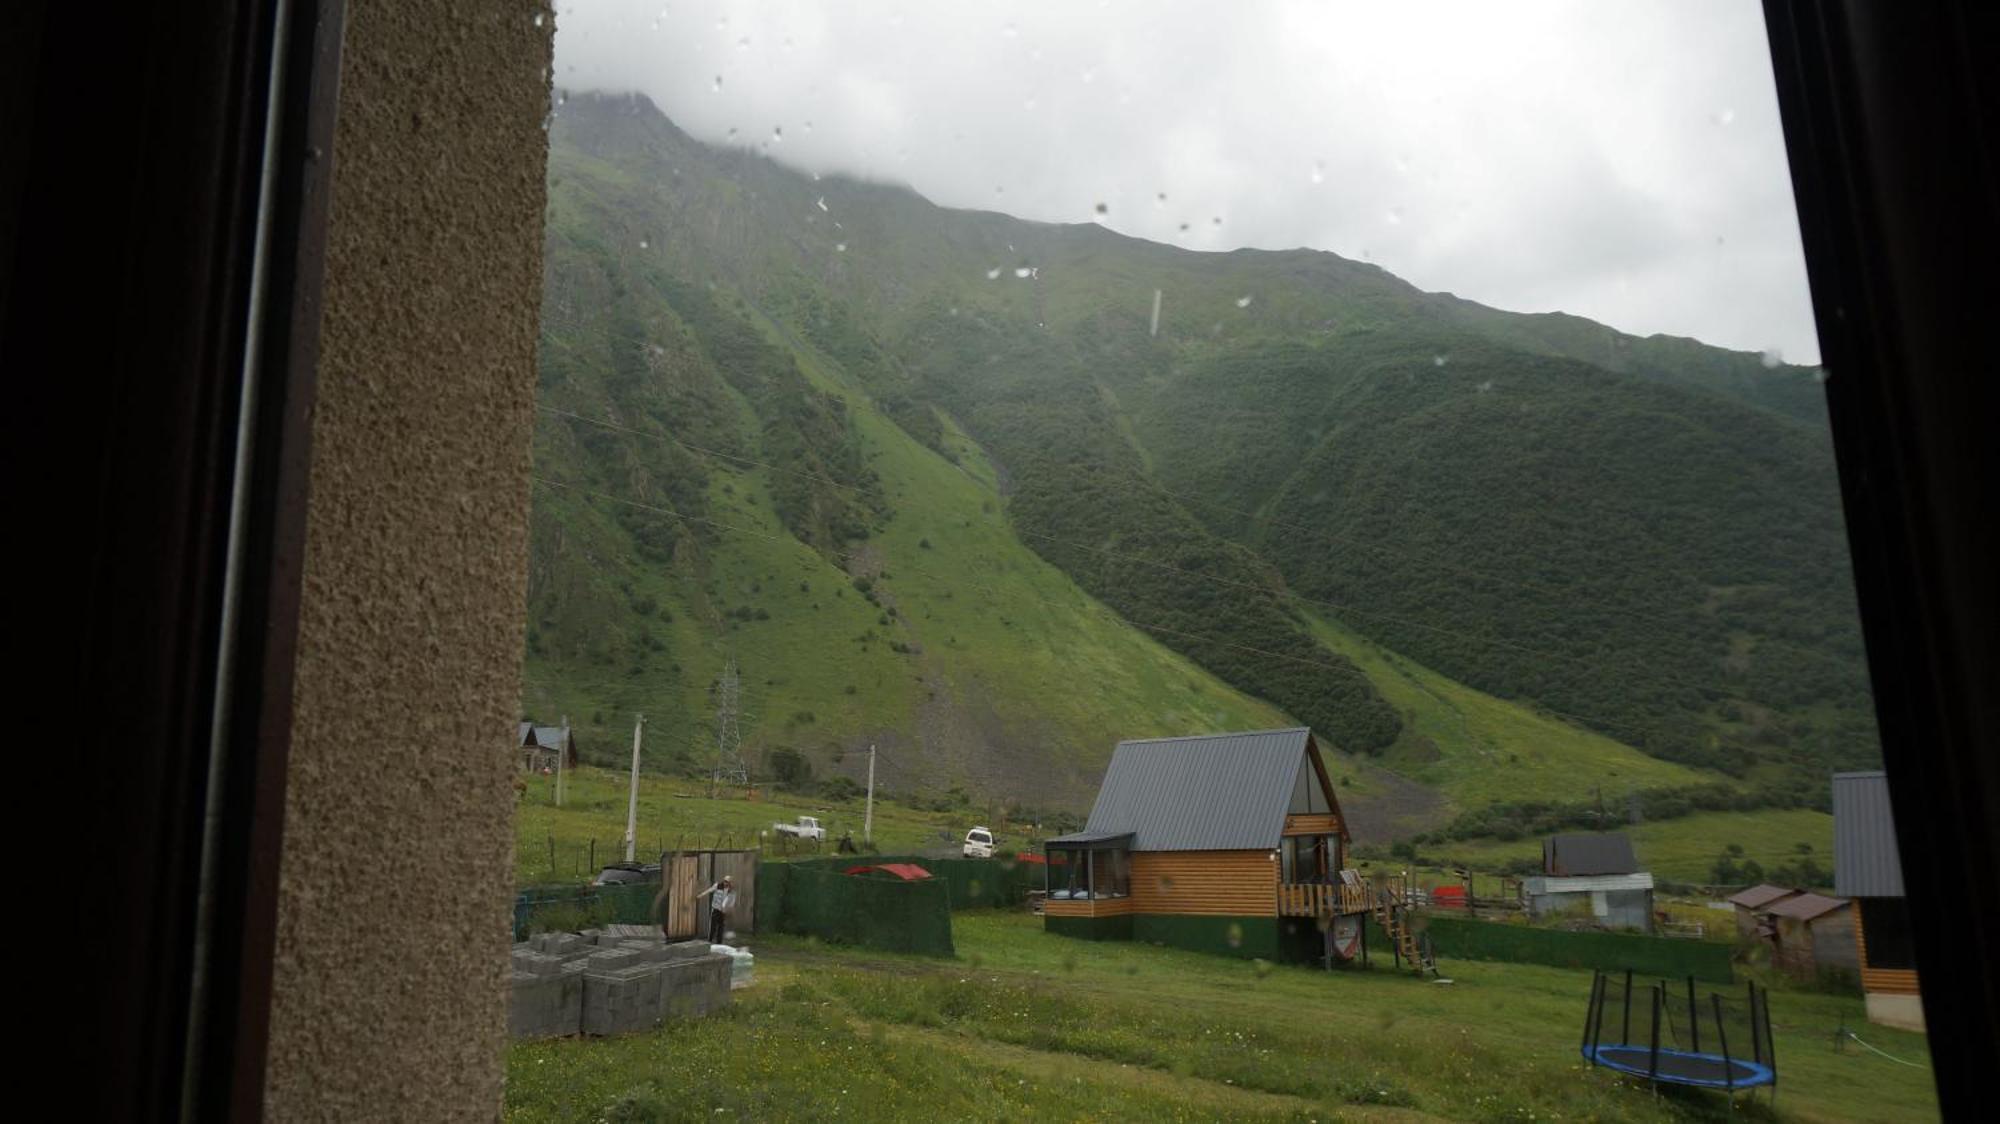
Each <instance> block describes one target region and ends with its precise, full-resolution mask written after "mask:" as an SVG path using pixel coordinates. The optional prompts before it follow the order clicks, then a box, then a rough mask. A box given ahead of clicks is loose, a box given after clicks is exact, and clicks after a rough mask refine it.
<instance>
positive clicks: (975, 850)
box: [965, 827, 998, 859]
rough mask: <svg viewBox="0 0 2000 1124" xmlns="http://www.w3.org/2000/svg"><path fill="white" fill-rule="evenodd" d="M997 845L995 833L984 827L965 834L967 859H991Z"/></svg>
mask: <svg viewBox="0 0 2000 1124" xmlns="http://www.w3.org/2000/svg"><path fill="white" fill-rule="evenodd" d="M997 845H998V844H997V843H996V841H995V840H994V838H993V833H992V832H991V831H988V830H987V829H985V828H983V827H975V828H973V829H972V830H971V831H968V832H966V833H965V857H966V858H968V859H990V858H992V857H993V849H994V847H996V846H997Z"/></svg>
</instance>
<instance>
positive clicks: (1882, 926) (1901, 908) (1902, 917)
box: [1858, 898, 1917, 969]
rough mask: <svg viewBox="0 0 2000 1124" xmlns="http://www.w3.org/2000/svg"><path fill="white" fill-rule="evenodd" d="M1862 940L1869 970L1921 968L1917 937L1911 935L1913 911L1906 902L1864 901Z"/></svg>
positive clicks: (1882, 899) (1885, 899)
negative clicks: (1911, 911) (1918, 966)
mask: <svg viewBox="0 0 2000 1124" xmlns="http://www.w3.org/2000/svg"><path fill="white" fill-rule="evenodd" d="M1858 904H1859V905H1860V906H1861V939H1862V941H1863V942H1864V944H1865V945H1866V947H1867V956H1868V963H1867V964H1866V965H1864V967H1869V968H1910V969H1914V968H1915V967H1916V966H1917V948H1916V937H1915V935H1914V934H1913V933H1912V932H1911V931H1910V908H1909V904H1908V903H1907V902H1906V901H1905V900H1904V899H1902V898H1861V899H1859V902H1858Z"/></svg>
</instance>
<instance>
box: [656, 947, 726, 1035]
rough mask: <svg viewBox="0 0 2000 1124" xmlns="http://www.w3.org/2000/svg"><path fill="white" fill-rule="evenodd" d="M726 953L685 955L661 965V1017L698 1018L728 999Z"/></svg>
mask: <svg viewBox="0 0 2000 1124" xmlns="http://www.w3.org/2000/svg"><path fill="white" fill-rule="evenodd" d="M729 969H730V959H729V957H727V956H716V955H704V956H696V957H687V958H683V959H678V960H674V961H671V962H669V963H667V964H664V965H662V966H661V967H660V969H659V973H660V1017H661V1018H666V1019H690V1018H700V1017H701V1016H703V1015H706V1014H708V1013H710V1012H712V1011H715V1010H717V1009H719V1008H721V1007H723V1006H725V1005H727V1004H728V1003H729Z"/></svg>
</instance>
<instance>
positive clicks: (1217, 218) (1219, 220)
mask: <svg viewBox="0 0 2000 1124" xmlns="http://www.w3.org/2000/svg"><path fill="white" fill-rule="evenodd" d="M1209 221H1210V222H1212V223H1214V224H1215V225H1217V226H1221V225H1222V216H1221V215H1217V216H1215V217H1214V218H1213V219H1210V220H1209Z"/></svg>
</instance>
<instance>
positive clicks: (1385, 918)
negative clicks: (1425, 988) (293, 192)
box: [1374, 890, 1438, 976]
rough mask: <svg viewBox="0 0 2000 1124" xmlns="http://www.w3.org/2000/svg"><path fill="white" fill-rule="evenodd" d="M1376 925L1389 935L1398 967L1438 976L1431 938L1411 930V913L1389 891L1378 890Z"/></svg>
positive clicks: (1375, 910) (1376, 896)
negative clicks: (1420, 935)
mask: <svg viewBox="0 0 2000 1124" xmlns="http://www.w3.org/2000/svg"><path fill="white" fill-rule="evenodd" d="M1374 914H1375V923H1376V924H1377V925H1380V926H1381V927H1382V931H1383V932H1384V933H1387V934H1388V935H1389V945H1390V947H1391V948H1392V949H1393V950H1394V952H1395V955H1396V962H1397V966H1398V967H1405V966H1407V967H1408V968H1409V969H1410V970H1412V971H1414V972H1416V973H1417V974H1418V975H1423V974H1424V973H1426V972H1428V973H1430V974H1431V975H1433V976H1435V975H1437V974H1438V971H1437V957H1436V956H1435V955H1434V954H1433V953H1432V951H1431V942H1430V937H1429V935H1428V934H1426V935H1424V936H1422V937H1419V935H1418V934H1417V933H1416V932H1415V930H1413V929H1412V928H1411V926H1410V910H1409V907H1408V906H1406V905H1404V904H1403V903H1402V902H1401V901H1399V900H1397V898H1396V895H1395V894H1394V893H1392V892H1390V891H1388V890H1378V891H1377V892H1376V894H1375V908H1374Z"/></svg>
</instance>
